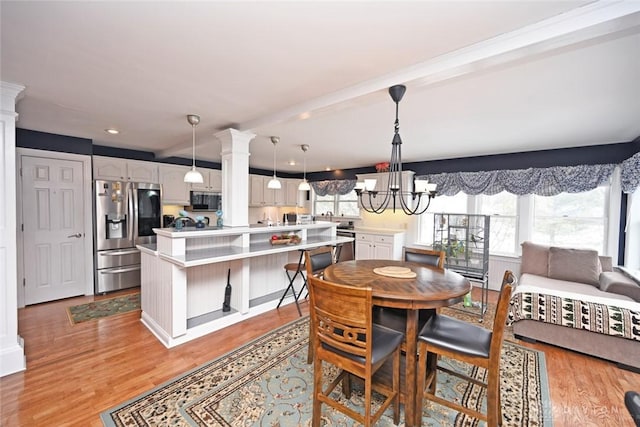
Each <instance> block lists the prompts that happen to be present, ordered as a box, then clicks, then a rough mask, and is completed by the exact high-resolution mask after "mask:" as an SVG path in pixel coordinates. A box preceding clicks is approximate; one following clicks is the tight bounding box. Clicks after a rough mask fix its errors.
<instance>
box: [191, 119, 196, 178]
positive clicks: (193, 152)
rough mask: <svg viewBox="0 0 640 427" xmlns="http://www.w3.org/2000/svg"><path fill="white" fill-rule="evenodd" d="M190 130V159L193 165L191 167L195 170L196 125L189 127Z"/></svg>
mask: <svg viewBox="0 0 640 427" xmlns="http://www.w3.org/2000/svg"><path fill="white" fill-rule="evenodd" d="M191 129H192V138H191V141H192V144H191V146H192V152H191V158H192V159H193V164H192V167H193V168H194V169H195V167H196V125H191Z"/></svg>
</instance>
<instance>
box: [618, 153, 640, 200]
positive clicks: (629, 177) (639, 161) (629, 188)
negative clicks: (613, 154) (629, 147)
mask: <svg viewBox="0 0 640 427" xmlns="http://www.w3.org/2000/svg"><path fill="white" fill-rule="evenodd" d="M620 178H621V181H622V191H623V192H624V193H633V192H634V191H636V189H637V188H638V186H639V185H640V153H636V154H634V155H633V156H631V157H629V158H628V159H627V160H625V161H624V162H622V163H621V164H620Z"/></svg>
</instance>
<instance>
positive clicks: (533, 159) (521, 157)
mask: <svg viewBox="0 0 640 427" xmlns="http://www.w3.org/2000/svg"><path fill="white" fill-rule="evenodd" d="M639 151H640V137H638V138H636V139H635V140H633V141H631V142H621V143H616V144H602V145H591V146H586V147H573V148H558V149H553V150H539V151H527V152H521V153H509V154H495V155H490V156H475V157H461V158H457V159H445V160H431V161H425V162H415V163H403V165H402V167H403V169H404V170H411V171H414V172H415V173H416V175H426V174H430V173H446V172H478V171H490V170H500V169H528V168H545V167H551V166H576V165H596V164H607V163H620V162H622V161H623V160H625V159H628V158H629V157H631V156H633V155H634V154H635V153H637V152H639ZM375 171H376V170H375V167H374V166H373V165H372V166H371V167H367V168H358V169H344V170H337V171H330V172H311V173H309V172H307V176H308V179H309V181H323V180H326V179H356V174H360V173H375Z"/></svg>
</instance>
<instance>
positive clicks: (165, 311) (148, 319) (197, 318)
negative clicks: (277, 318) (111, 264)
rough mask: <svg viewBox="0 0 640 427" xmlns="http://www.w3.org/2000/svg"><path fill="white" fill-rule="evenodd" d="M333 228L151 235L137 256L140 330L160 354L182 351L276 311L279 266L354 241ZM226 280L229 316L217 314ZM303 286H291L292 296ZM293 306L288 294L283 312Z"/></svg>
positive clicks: (282, 280) (281, 278)
mask: <svg viewBox="0 0 640 427" xmlns="http://www.w3.org/2000/svg"><path fill="white" fill-rule="evenodd" d="M336 225H337V224H336V223H331V222H317V223H314V224H304V225H291V226H282V227H266V226H255V227H254V226H251V227H224V228H205V229H196V228H185V229H183V230H179V231H177V230H174V229H171V228H162V229H155V230H154V231H155V232H156V234H157V236H158V243H157V245H140V246H138V247H139V248H140V250H141V252H142V262H141V264H142V267H141V269H142V271H141V276H142V278H141V279H142V283H141V303H142V323H143V324H144V325H145V326H146V327H147V328H149V330H151V332H153V334H154V335H155V336H156V337H157V338H158V339H159V340H160V341H161V342H162V343H163V344H164V345H165V346H167V347H174V346H176V345H179V344H182V343H185V342H187V341H190V340H193V339H195V338H198V337H201V336H203V335H206V334H209V333H211V332H214V331H217V330H219V329H222V328H224V327H226V326H229V325H231V324H234V323H237V322H239V321H241V320H244V319H247V318H249V317H252V316H255V315H258V314H260V313H264V312H265V311H268V310H272V309H274V308H276V306H277V305H278V301H279V300H280V297H281V296H282V294H283V293H284V291H285V289H286V287H287V285H288V283H289V280H288V278H287V276H286V273H285V271H284V265H285V264H287V263H291V262H296V263H297V262H298V260H299V259H300V250H304V249H313V248H317V247H321V246H327V245H332V246H334V245H339V244H341V243H345V242H349V241H353V239H352V238H349V237H338V236H336ZM291 233H295V234H297V235H298V236H300V238H301V242H300V243H299V244H296V245H272V244H271V242H270V239H271V236H272V235H280V234H291ZM227 277H229V283H230V284H231V287H232V292H231V310H230V311H227V312H224V311H222V305H223V302H224V296H225V287H226V285H227ZM302 285H303V281H302V279H299V281H298V282H297V283H296V293H299V292H300V290H301V287H302ZM292 302H294V298H293V295H292V294H291V293H289V294H288V296H287V298H285V300H284V301H283V304H289V303H292Z"/></svg>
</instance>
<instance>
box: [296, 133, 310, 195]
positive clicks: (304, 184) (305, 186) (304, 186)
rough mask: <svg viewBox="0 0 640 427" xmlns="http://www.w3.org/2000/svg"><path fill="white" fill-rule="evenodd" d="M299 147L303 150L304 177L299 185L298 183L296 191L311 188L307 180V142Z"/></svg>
mask: <svg viewBox="0 0 640 427" xmlns="http://www.w3.org/2000/svg"><path fill="white" fill-rule="evenodd" d="M300 148H301V149H302V151H303V152H304V178H303V180H302V182H301V183H300V185H298V191H309V190H311V186H310V185H309V182H307V150H308V149H309V146H308V145H307V144H302V145H301V146H300Z"/></svg>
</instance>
